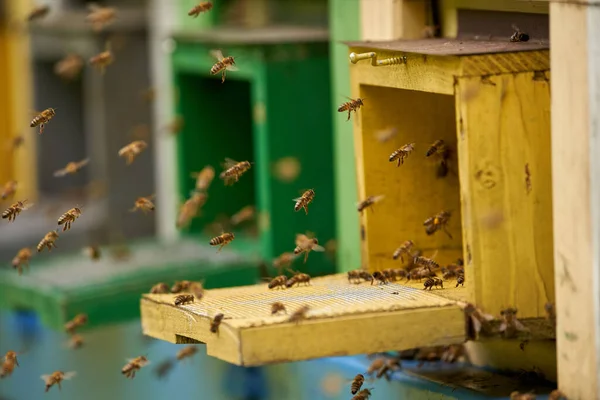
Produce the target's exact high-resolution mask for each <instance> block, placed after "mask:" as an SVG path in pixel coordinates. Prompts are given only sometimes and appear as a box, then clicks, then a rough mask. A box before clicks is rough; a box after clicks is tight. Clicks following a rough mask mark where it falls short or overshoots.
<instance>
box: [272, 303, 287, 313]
mask: <svg viewBox="0 0 600 400" xmlns="http://www.w3.org/2000/svg"><path fill="white" fill-rule="evenodd" d="M280 311H283V312H284V313H286V314H287V310H286V309H285V305H283V303H281V302H279V301H276V302H275V303H273V304H271V315H275V314H278V313H279V312H280Z"/></svg>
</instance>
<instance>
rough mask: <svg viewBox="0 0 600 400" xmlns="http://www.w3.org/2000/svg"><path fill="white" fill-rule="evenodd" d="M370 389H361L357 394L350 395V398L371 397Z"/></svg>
mask: <svg viewBox="0 0 600 400" xmlns="http://www.w3.org/2000/svg"><path fill="white" fill-rule="evenodd" d="M371 390H373V389H372V388H371V389H363V390H361V391H360V392H358V394H356V395H355V396H354V397H352V400H367V399H368V398H369V397H371Z"/></svg>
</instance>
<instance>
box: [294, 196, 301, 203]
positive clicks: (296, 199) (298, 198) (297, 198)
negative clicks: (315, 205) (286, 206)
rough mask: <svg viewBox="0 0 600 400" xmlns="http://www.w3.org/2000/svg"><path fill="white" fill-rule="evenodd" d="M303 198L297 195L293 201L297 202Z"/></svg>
mask: <svg viewBox="0 0 600 400" xmlns="http://www.w3.org/2000/svg"><path fill="white" fill-rule="evenodd" d="M301 198H302V197H296V198H295V199H292V201H294V202H295V201H298V200H300V199H301Z"/></svg>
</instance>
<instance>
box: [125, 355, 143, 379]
mask: <svg viewBox="0 0 600 400" xmlns="http://www.w3.org/2000/svg"><path fill="white" fill-rule="evenodd" d="M148 364H150V361H148V359H147V358H146V357H145V356H139V357H136V358H130V359H128V360H127V364H125V366H124V367H123V368H122V369H121V373H122V374H123V375H125V377H126V378H131V379H133V378H135V373H136V372H137V371H139V370H140V369H142V368H143V367H145V366H146V365H148Z"/></svg>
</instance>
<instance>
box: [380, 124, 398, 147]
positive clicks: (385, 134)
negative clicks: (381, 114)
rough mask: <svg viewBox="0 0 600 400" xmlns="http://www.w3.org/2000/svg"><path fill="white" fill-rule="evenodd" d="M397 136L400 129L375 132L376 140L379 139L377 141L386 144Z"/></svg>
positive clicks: (394, 128)
mask: <svg viewBox="0 0 600 400" xmlns="http://www.w3.org/2000/svg"><path fill="white" fill-rule="evenodd" d="M397 134H398V128H396V127H390V128H385V129H380V130H378V131H375V139H377V141H378V142H379V143H385V142H387V141H389V140H391V139H392V138H393V137H394V136H396V135H397Z"/></svg>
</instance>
